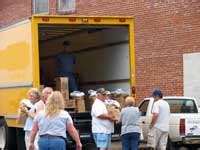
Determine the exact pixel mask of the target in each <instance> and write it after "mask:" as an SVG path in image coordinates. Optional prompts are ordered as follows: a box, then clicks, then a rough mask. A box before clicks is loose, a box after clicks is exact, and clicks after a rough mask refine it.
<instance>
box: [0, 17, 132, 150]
mask: <svg viewBox="0 0 200 150" xmlns="http://www.w3.org/2000/svg"><path fill="white" fill-rule="evenodd" d="M63 41H69V42H70V43H71V44H70V53H73V54H74V55H75V57H76V65H75V71H76V72H77V73H78V74H79V86H80V89H81V91H84V92H87V90H89V89H96V88H99V87H105V88H106V89H109V90H115V89H117V88H122V89H124V90H125V91H127V92H129V93H132V94H135V93H134V89H135V51H134V21H133V18H132V17H105V16H104V17H100V16H99V17H96V16H95V17H93V16H90V17H88V16H33V17H32V18H31V19H28V20H24V21H22V22H19V23H17V24H14V25H11V26H8V27H6V28H1V29H0V60H1V63H0V148H7V147H10V148H9V149H17V148H18V149H20V150H21V149H22V148H20V144H19V143H20V141H23V140H21V139H23V132H22V131H23V130H22V126H19V125H17V124H16V118H17V110H18V106H19V102H20V100H21V99H22V98H26V97H27V91H28V90H29V89H30V88H31V87H37V88H39V87H40V85H41V84H42V85H45V86H52V87H54V86H55V85H54V84H55V81H54V79H55V77H56V76H57V73H56V72H57V68H56V64H55V58H56V55H58V54H59V53H60V52H61V51H62V50H63V47H62V43H63ZM22 145H23V144H22Z"/></svg>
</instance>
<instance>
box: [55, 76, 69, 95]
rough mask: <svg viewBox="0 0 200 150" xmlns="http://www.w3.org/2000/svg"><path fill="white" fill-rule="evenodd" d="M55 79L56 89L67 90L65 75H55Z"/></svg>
mask: <svg viewBox="0 0 200 150" xmlns="http://www.w3.org/2000/svg"><path fill="white" fill-rule="evenodd" d="M55 81H56V90H57V91H61V92H65V91H69V87H68V78H67V77H57V78H55Z"/></svg>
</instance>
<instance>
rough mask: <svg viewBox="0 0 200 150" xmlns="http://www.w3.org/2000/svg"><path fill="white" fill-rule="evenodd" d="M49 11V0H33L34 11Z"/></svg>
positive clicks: (37, 12)
mask: <svg viewBox="0 0 200 150" xmlns="http://www.w3.org/2000/svg"><path fill="white" fill-rule="evenodd" d="M48 12H49V0H33V13H34V14H45V13H48Z"/></svg>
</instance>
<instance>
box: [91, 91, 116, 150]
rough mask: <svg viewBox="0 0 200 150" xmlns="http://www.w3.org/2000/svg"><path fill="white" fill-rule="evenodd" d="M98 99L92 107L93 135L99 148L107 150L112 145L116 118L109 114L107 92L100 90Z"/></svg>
mask: <svg viewBox="0 0 200 150" xmlns="http://www.w3.org/2000/svg"><path fill="white" fill-rule="evenodd" d="M96 94H97V98H96V100H95V101H94V103H93V105H92V111H91V115H92V133H93V137H94V140H95V143H96V146H97V148H99V149H100V150H107V149H108V148H109V147H110V145H111V133H112V132H113V131H114V123H113V122H114V121H115V119H114V116H111V115H109V114H108V111H107V109H106V105H105V103H104V102H105V100H106V95H107V91H106V90H105V89H104V88H100V89H98V90H97V92H96Z"/></svg>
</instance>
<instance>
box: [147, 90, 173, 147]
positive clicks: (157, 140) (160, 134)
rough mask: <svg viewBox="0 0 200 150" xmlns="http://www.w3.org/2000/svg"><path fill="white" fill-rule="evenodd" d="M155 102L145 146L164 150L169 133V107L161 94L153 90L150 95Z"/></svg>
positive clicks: (159, 91)
mask: <svg viewBox="0 0 200 150" xmlns="http://www.w3.org/2000/svg"><path fill="white" fill-rule="evenodd" d="M152 96H153V98H154V100H155V102H154V105H153V109H152V113H153V117H152V120H151V124H150V131H149V133H148V139H147V146H148V147H150V148H153V149H156V148H157V149H159V150H166V146H167V141H168V132H169V119H170V107H169V104H168V103H167V102H166V101H165V100H163V93H162V91H161V90H160V89H155V90H154V91H153V93H152Z"/></svg>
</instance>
